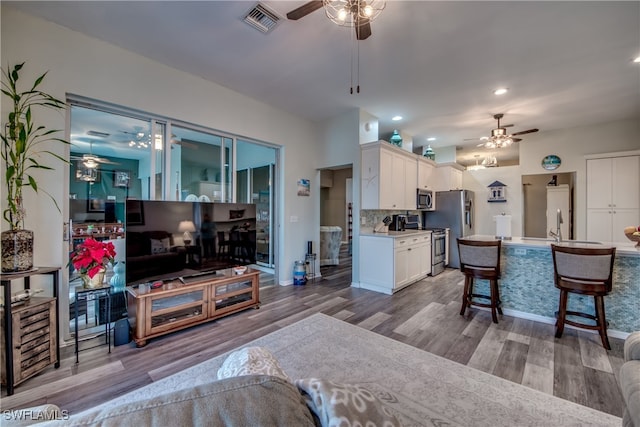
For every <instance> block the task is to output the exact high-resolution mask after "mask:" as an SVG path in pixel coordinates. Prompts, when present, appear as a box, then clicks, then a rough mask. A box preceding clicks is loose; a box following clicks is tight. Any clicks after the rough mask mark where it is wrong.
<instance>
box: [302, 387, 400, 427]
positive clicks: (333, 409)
mask: <svg viewBox="0 0 640 427" xmlns="http://www.w3.org/2000/svg"><path fill="white" fill-rule="evenodd" d="M296 385H297V386H298V389H299V390H300V391H301V392H302V394H303V396H304V397H305V400H306V402H307V406H308V407H309V409H311V412H313V413H314V414H315V415H316V416H317V417H318V419H319V420H320V424H321V425H322V426H343V425H349V426H356V425H359V426H384V427H396V426H397V427H400V426H401V424H400V421H398V419H397V418H396V417H395V415H393V414H392V413H391V411H390V410H389V408H387V407H386V406H385V405H384V404H383V403H382V402H381V401H380V400H379V399H378V398H377V397H376V396H375V395H374V394H373V393H372V392H371V391H369V390H368V389H366V388H365V387H362V386H360V385H357V384H338V383H334V382H333V381H329V380H321V379H318V378H308V379H302V380H296Z"/></svg>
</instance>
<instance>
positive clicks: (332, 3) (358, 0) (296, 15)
mask: <svg viewBox="0 0 640 427" xmlns="http://www.w3.org/2000/svg"><path fill="white" fill-rule="evenodd" d="M384 6H385V1H380V0H369V1H365V0H312V1H310V2H307V3H305V4H303V5H302V6H300V7H298V8H296V9H294V10H292V11H291V12H289V13H287V18H288V19H291V20H292V21H296V20H298V19H300V18H303V17H305V16H307V15H308V14H310V13H311V12H315V11H316V10H318V9H320V8H321V7H324V8H325V13H326V15H327V17H328V18H329V19H331V20H332V21H333V22H335V23H336V24H338V25H342V26H349V27H354V28H355V31H356V38H357V39H358V40H365V39H367V38H369V36H371V21H372V20H373V19H374V18H375V17H376V16H377V15H378V14H379V13H380V12H381V11H382V9H384Z"/></svg>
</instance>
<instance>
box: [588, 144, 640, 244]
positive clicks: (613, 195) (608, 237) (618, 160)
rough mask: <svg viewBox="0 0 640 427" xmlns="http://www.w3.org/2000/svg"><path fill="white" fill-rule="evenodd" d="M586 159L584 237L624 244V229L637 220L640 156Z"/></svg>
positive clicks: (616, 155) (638, 210) (621, 154)
mask: <svg viewBox="0 0 640 427" xmlns="http://www.w3.org/2000/svg"><path fill="white" fill-rule="evenodd" d="M623 154H627V153H619V154H616V153H613V154H611V155H601V156H598V157H595V156H589V157H590V158H587V238H588V239H589V240H595V241H604V242H626V241H627V239H626V238H625V236H624V233H623V230H624V227H626V226H630V225H637V223H638V222H639V221H640V155H635V152H634V155H623Z"/></svg>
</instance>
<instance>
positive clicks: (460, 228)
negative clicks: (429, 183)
mask: <svg viewBox="0 0 640 427" xmlns="http://www.w3.org/2000/svg"><path fill="white" fill-rule="evenodd" d="M423 224H424V226H425V227H427V228H449V229H450V231H449V239H450V240H449V267H454V268H460V256H459V254H458V245H457V243H456V239H457V238H458V237H467V236H471V235H473V234H475V231H474V227H475V217H474V205H473V191H470V190H451V191H438V192H436V210H435V211H425V212H424V219H423Z"/></svg>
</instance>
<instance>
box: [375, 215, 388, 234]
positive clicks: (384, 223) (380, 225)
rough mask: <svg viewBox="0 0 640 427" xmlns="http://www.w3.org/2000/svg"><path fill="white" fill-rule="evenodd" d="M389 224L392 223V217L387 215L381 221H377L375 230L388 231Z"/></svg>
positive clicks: (378, 231)
mask: <svg viewBox="0 0 640 427" xmlns="http://www.w3.org/2000/svg"><path fill="white" fill-rule="evenodd" d="M389 224H391V217H390V216H385V217H384V219H383V220H382V221H381V222H379V223H377V224H376V225H375V227H373V232H374V233H387V232H388V231H389Z"/></svg>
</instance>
